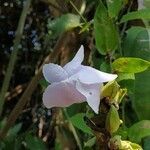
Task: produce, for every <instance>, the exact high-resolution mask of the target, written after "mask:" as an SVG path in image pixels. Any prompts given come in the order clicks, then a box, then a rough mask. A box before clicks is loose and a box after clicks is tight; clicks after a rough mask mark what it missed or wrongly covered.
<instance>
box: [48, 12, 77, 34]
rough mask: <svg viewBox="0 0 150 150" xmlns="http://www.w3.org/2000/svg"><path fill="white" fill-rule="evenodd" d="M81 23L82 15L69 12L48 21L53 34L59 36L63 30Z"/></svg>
mask: <svg viewBox="0 0 150 150" xmlns="http://www.w3.org/2000/svg"><path fill="white" fill-rule="evenodd" d="M79 25H80V17H79V16H78V15H74V14H69V13H68V14H65V15H62V16H61V17H59V18H57V19H55V20H50V21H49V22H48V29H49V30H50V32H52V35H53V36H58V35H60V34H61V33H62V32H65V31H68V30H70V29H72V28H75V27H78V26H79Z"/></svg>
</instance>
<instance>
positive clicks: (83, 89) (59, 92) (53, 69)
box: [43, 46, 117, 113]
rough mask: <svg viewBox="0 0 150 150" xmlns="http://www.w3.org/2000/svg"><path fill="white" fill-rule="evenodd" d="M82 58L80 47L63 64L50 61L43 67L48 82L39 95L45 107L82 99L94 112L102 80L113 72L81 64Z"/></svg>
mask: <svg viewBox="0 0 150 150" xmlns="http://www.w3.org/2000/svg"><path fill="white" fill-rule="evenodd" d="M83 59H84V48H83V46H81V47H80V49H79V51H78V52H77V54H76V55H75V57H74V58H73V60H72V61H70V62H69V63H67V64H66V65H65V66H64V67H61V66H59V65H57V64H53V63H49V64H45V65H44V66H43V75H44V77H45V79H46V80H47V81H48V82H49V83H51V85H49V86H48V87H47V88H46V90H45V92H44V94H43V103H44V105H45V106H46V107H47V108H52V107H67V106H70V105H72V104H74V103H81V102H85V101H86V102H87V103H88V105H89V106H90V107H91V108H92V109H93V110H94V112H95V113H98V110H99V104H100V92H101V87H102V85H103V82H108V81H112V80H114V79H115V78H117V75H115V74H108V73H104V72H101V71H99V70H96V69H94V68H92V67H89V66H83V65H81V63H82V61H83Z"/></svg>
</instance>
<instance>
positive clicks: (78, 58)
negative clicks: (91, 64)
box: [63, 45, 84, 76]
mask: <svg viewBox="0 0 150 150" xmlns="http://www.w3.org/2000/svg"><path fill="white" fill-rule="evenodd" d="M83 59H84V48H83V45H81V47H80V49H79V50H78V52H77V53H76V55H75V57H74V58H73V59H72V61H70V62H69V63H67V64H66V65H65V66H64V67H63V68H64V69H65V70H66V72H67V73H68V74H69V76H71V75H73V74H74V73H76V72H77V71H78V70H80V65H81V63H82V61H83Z"/></svg>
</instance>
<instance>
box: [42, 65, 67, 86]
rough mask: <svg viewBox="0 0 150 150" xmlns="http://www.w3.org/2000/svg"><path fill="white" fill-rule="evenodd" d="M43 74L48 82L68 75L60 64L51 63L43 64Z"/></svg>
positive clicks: (65, 77)
mask: <svg viewBox="0 0 150 150" xmlns="http://www.w3.org/2000/svg"><path fill="white" fill-rule="evenodd" d="M43 75H44V78H45V79H46V80H47V81H48V82H49V83H53V82H60V81H62V80H65V79H67V77H68V74H67V72H66V71H65V70H64V69H63V68H62V67H61V66H59V65H57V64H53V63H49V64H45V65H44V66H43Z"/></svg>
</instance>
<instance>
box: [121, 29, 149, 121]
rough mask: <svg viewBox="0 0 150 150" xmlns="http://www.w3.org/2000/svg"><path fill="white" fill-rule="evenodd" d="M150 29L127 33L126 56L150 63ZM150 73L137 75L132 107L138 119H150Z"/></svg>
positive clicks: (124, 45) (125, 42) (124, 48)
mask: <svg viewBox="0 0 150 150" xmlns="http://www.w3.org/2000/svg"><path fill="white" fill-rule="evenodd" d="M149 35H150V29H145V28H142V27H132V28H131V29H129V30H128V31H127V36H126V38H125V40H124V43H123V53H124V54H125V56H128V57H129V56H130V57H140V58H142V59H145V60H148V61H150V42H149V41H150V38H149ZM149 83H150V71H149V70H146V71H144V72H142V73H140V74H136V75H135V82H134V86H133V91H132V95H131V96H132V105H133V108H134V110H135V111H136V114H137V116H138V119H140V120H144V119H150V109H149V106H150V101H149V98H150V88H149Z"/></svg>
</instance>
